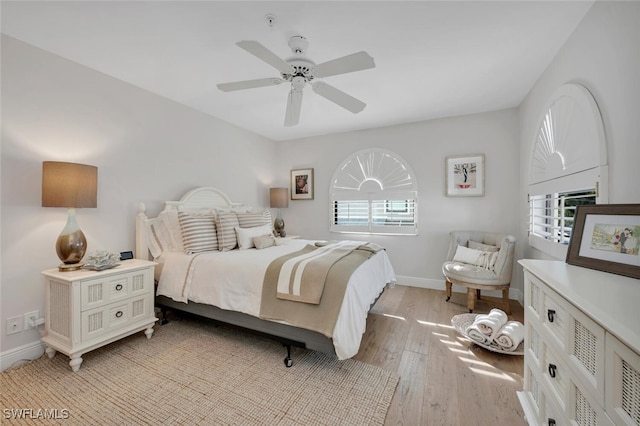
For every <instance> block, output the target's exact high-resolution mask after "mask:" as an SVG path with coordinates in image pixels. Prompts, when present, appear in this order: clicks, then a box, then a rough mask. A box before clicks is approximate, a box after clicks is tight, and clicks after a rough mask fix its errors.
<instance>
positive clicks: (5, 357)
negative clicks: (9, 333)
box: [0, 340, 44, 371]
mask: <svg viewBox="0 0 640 426" xmlns="http://www.w3.org/2000/svg"><path fill="white" fill-rule="evenodd" d="M42 354H44V346H43V345H42V342H41V341H40V340H37V341H35V342H31V343H27V344H26V345H22V346H18V347H17V348H13V349H9V350H8V351H6V352H2V353H0V371H4V370H6V369H7V368H10V367H15V366H17V365H20V364H21V363H22V362H26V361H31V360H33V359H37V358H40V357H41V356H42Z"/></svg>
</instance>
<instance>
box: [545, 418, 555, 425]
mask: <svg viewBox="0 0 640 426" xmlns="http://www.w3.org/2000/svg"><path fill="white" fill-rule="evenodd" d="M547 424H548V425H549V426H556V419H548V420H547Z"/></svg>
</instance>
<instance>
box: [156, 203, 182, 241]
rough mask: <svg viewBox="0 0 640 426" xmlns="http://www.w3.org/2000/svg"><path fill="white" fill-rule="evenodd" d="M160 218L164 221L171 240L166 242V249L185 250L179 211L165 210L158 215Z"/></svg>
mask: <svg viewBox="0 0 640 426" xmlns="http://www.w3.org/2000/svg"><path fill="white" fill-rule="evenodd" d="M158 218H159V219H161V220H162V222H163V223H164V226H165V228H166V230H167V234H168V235H169V241H167V242H166V244H165V251H184V244H182V231H181V230H180V221H179V220H178V211H177V210H173V209H172V210H163V211H161V212H160V214H159V215H158Z"/></svg>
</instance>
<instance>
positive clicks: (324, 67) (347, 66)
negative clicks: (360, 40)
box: [312, 52, 376, 77]
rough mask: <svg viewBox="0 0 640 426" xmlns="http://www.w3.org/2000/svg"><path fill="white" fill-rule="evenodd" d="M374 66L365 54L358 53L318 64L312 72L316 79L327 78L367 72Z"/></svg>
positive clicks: (370, 58) (371, 59)
mask: <svg viewBox="0 0 640 426" xmlns="http://www.w3.org/2000/svg"><path fill="white" fill-rule="evenodd" d="M375 66H376V64H375V62H374V61H373V58H372V57H371V56H369V54H368V53H367V52H358V53H353V54H351V55H347V56H343V57H342V58H338V59H334V60H332V61H327V62H323V63H321V64H318V65H316V66H315V67H313V71H312V72H313V75H314V76H316V77H329V76H331V75H337V74H346V73H348V72H354V71H361V70H367V69H369V68H375Z"/></svg>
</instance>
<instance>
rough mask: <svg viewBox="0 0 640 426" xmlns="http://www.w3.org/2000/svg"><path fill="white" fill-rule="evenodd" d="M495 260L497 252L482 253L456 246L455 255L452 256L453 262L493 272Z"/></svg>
mask: <svg viewBox="0 0 640 426" xmlns="http://www.w3.org/2000/svg"><path fill="white" fill-rule="evenodd" d="M496 259H498V252H497V251H495V252H490V251H482V250H476V249H471V248H467V247H464V246H461V245H458V248H457V249H456V254H455V255H454V256H453V261H454V262H461V263H468V264H470V265H474V266H480V267H482V268H485V269H489V270H491V271H493V269H494V267H495V264H496Z"/></svg>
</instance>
